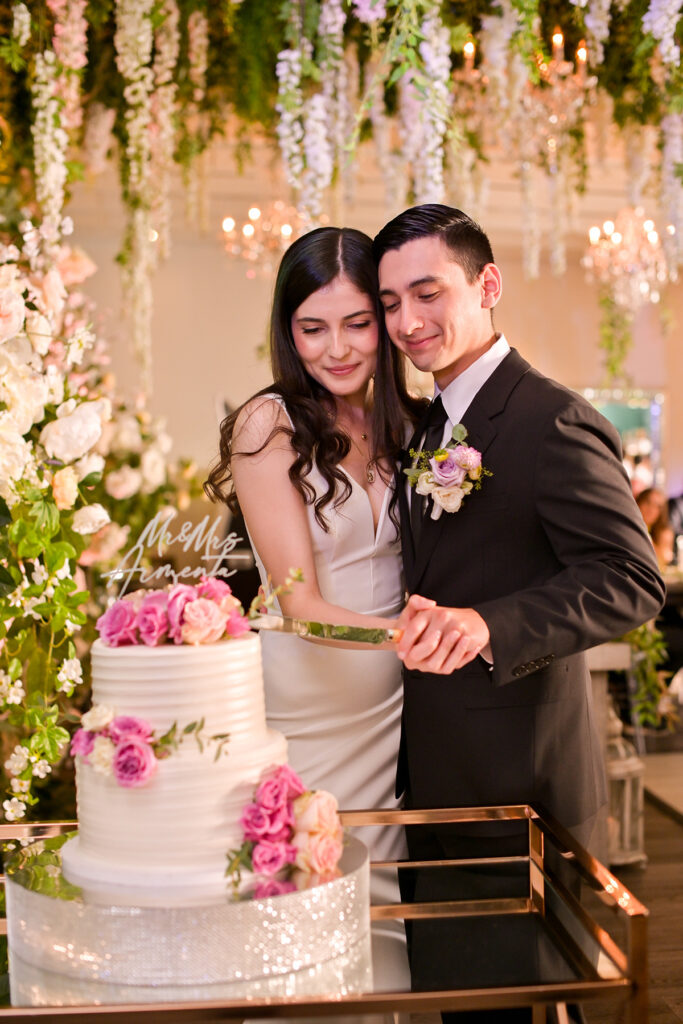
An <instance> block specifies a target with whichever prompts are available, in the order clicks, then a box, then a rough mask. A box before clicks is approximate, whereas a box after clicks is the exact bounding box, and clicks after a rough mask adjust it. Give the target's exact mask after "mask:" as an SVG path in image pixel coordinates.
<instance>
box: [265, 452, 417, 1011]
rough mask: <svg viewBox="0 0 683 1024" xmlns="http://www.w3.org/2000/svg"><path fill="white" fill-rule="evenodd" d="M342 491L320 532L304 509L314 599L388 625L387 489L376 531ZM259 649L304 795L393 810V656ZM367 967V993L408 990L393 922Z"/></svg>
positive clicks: (379, 842)
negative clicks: (325, 794)
mask: <svg viewBox="0 0 683 1024" xmlns="http://www.w3.org/2000/svg"><path fill="white" fill-rule="evenodd" d="M307 482H308V483H309V484H311V485H312V486H313V487H314V488H315V491H316V494H321V493H324V492H325V491H326V490H327V485H326V484H325V482H324V480H323V477H322V476H321V474H320V473H319V471H318V470H317V469H316V468H315V467H314V468H313V469H312V471H311V473H310V474H309V476H308V477H307ZM349 483H350V484H351V495H350V497H349V498H348V499H347V501H345V502H344V504H343V505H341V506H340V507H339V508H337V509H333V508H331V507H330V506H329V505H327V506H326V507H325V509H324V514H325V517H326V519H327V522H328V526H329V532H327V533H326V532H325V531H324V530H323V529H322V527H321V526H320V525H319V524H318V523H317V522H316V519H315V514H314V511H313V506H312V505H307V511H308V521H309V529H310V534H311V538H312V540H313V549H314V554H315V567H316V573H317V577H318V583H319V586H320V592H321V594H322V596H323V598H324V599H325V600H326V601H329V602H330V603H333V604H336V605H340V606H341V607H343V608H350V609H352V610H353V611H356V612H362V613H365V614H368V615H380V616H386V617H388V618H393V617H396V616H397V615H398V613H399V611H400V609H401V607H402V604H403V588H402V570H401V555H400V543H399V539H398V536H397V530H396V526H395V525H394V523H393V522H392V520H391V517H390V515H389V503H390V500H391V488H387V491H386V493H385V495H384V502H383V505H382V509H381V513H380V517H379V521H378V523H377V529H376V530H375V526H374V522H373V517H372V509H371V507H370V500H369V498H368V495H367V494H366V492H365V491H364V490H363V488H362V487H361V486H360V485H359V484H358V483H356V482H355V481H354V480H353V478H352V477H351V476H349ZM254 554H255V557H256V562H257V565H258V569H259V573H260V575H261V579H262V581H264V582H265V580H266V577H267V573H266V572H265V569H264V567H263V563H262V561H261V559H260V557H259V555H258V552H257V551H255V552H254ZM261 643H262V654H263V676H264V685H265V694H266V715H267V718H268V724H269V725H270V726H271V727H272V728H273V729H277V730H279V731H280V732H282V733H284V735H285V736H286V737H287V743H288V761H289V763H290V765H291V766H292V767H293V768H294V770H295V771H296V772H298V774H299V775H300V776H301V778H302V779H303V781H304V783H305V784H306V786H307V787H310V788H311V789H326V790H328V791H329V792H331V793H333V794H334V795H335V796H336V798H337V800H338V802H339V807H340V808H341V809H342V810H360V809H369V808H378V807H387V808H395V807H396V806H397V801H396V798H395V796H394V786H395V780H396V759H397V756H398V747H399V739H400V732H401V709H402V704H403V689H402V680H401V663H400V661H399V660H398V658H397V657H396V655H395V654H394V653H393V651H376V650H372V649H368V650H367V651H364V650H348V649H347V650H344V649H342V648H338V647H332V646H328V645H326V644H320V643H314V642H310V641H306V640H302V639H300V638H299V637H296V636H293V635H291V634H289V635H287V634H280V633H268V632H265V631H264V632H262V633H261ZM353 835H356V836H358V838H360V839H362V840H363V842H365V843H366V844H367V846H368V847H369V849H370V856H371V859H372V860H398V859H400V858H402V857H405V856H406V847H405V839H404V836H403V830H402V829H401V828H400V827H397V826H385V827H373V828H354V829H353ZM375 876H377V877H375ZM371 878H372V883H371V890H372V901H373V903H393V902H398V901H399V899H400V897H399V893H398V885H397V884H396V875H395V872H393V871H391V872H386V873H385V874H383V873H381V872H377V871H373V872H372V875H371ZM378 924H379V923H378ZM373 967H374V976H375V977H374V982H375V989H376V990H381V989H384V990H385V991H387V990H390V989H394V990H396V989H399V990H401V989H409V988H410V973H409V969H408V961H407V955H406V950H405V936H404V931H403V924H402V922H401V921H387V922H382V923H381V925H380V926H379V927H373Z"/></svg>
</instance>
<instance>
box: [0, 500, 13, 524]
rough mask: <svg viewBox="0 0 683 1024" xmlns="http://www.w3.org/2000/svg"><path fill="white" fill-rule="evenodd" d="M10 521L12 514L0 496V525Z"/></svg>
mask: <svg viewBox="0 0 683 1024" xmlns="http://www.w3.org/2000/svg"><path fill="white" fill-rule="evenodd" d="M11 522H12V516H11V515H10V510H9V508H8V505H7V502H6V501H5V499H4V498H0V526H7V524H8V523H11Z"/></svg>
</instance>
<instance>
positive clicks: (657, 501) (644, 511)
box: [636, 487, 669, 534]
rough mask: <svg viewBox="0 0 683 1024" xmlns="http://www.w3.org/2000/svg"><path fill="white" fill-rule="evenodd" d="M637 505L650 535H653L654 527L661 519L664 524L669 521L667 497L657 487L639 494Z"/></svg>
mask: <svg viewBox="0 0 683 1024" xmlns="http://www.w3.org/2000/svg"><path fill="white" fill-rule="evenodd" d="M636 505H637V506H638V508H639V509H640V514H641V515H642V517H643V519H644V520H645V525H646V526H647V532H648V533H649V534H652V527H653V526H654V525H655V523H656V522H657V521H658V520H660V519H661V520H662V521H663V522H668V520H669V517H668V515H667V510H666V495H665V494H664V492H663V491H660V490H659V489H658V488H657V487H646V488H645V490H644V491H641V492H640V494H637V495H636Z"/></svg>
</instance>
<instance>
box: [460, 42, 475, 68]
mask: <svg viewBox="0 0 683 1024" xmlns="http://www.w3.org/2000/svg"><path fill="white" fill-rule="evenodd" d="M476 51H477V48H476V46H475V45H474V41H473V40H472V39H468V40H467V42H466V43H465V45H464V46H463V48H462V52H463V56H464V57H465V70H466V71H471V70H472V68H473V67H474V55H475V53H476Z"/></svg>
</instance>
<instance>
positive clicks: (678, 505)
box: [668, 494, 683, 537]
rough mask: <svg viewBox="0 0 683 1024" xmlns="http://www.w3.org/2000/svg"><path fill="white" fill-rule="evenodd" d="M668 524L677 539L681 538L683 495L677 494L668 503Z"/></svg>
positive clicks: (682, 531) (682, 532)
mask: <svg viewBox="0 0 683 1024" xmlns="http://www.w3.org/2000/svg"><path fill="white" fill-rule="evenodd" d="M668 511H669V522H670V523H671V526H672V527H673V531H674V533H675V534H676V536H677V537H681V536H683V494H677V495H676V497H675V498H669V501H668Z"/></svg>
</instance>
